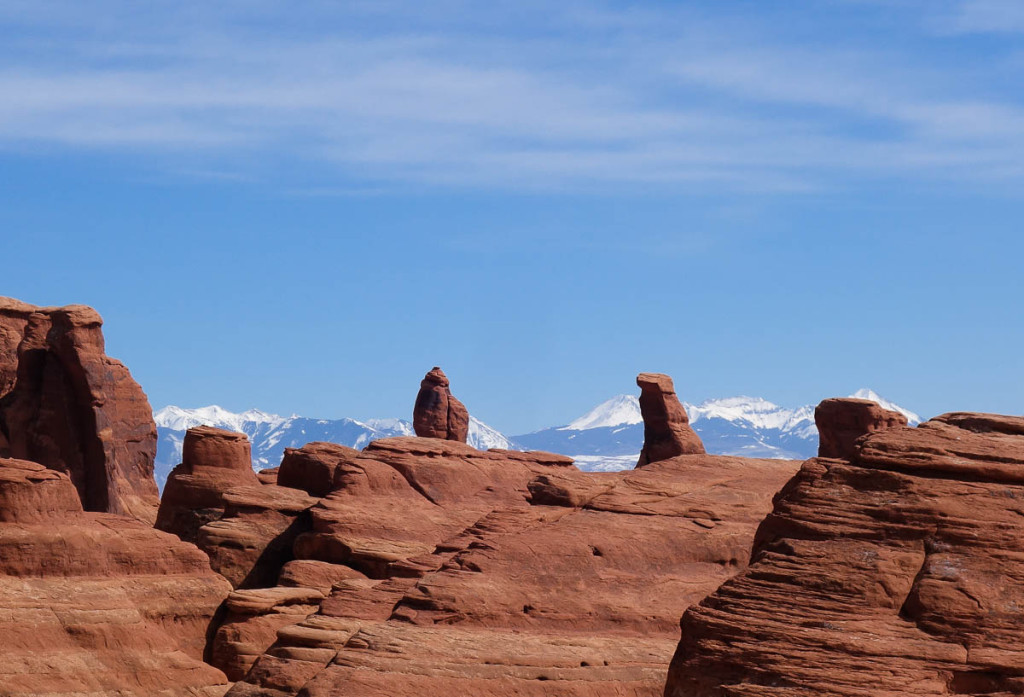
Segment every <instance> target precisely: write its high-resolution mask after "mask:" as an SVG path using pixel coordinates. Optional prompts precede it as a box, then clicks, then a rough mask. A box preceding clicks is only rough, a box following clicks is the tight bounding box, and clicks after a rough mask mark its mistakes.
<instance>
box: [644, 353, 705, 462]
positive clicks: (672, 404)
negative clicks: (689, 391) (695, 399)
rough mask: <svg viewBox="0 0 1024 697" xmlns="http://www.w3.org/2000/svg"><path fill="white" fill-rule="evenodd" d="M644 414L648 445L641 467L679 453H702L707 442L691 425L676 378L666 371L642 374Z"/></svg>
mask: <svg viewBox="0 0 1024 697" xmlns="http://www.w3.org/2000/svg"><path fill="white" fill-rule="evenodd" d="M636 384H637V385H638V386H639V387H640V414H641V416H643V419H644V447H643V450H641V451H640V460H639V461H638V462H637V463H636V466H637V467H643V466H645V465H648V464H650V463H652V462H658V461H659V460H667V459H669V458H671V457H675V456H677V455H702V454H704V452H705V451H704V444H703V443H702V442H701V440H700V436H698V435H697V433H696V432H695V431H694V430H693V429H692V428H690V419H689V417H688V416H687V415H686V409H684V408H683V405H682V403H681V402H680V401H679V397H677V396H676V389H675V387H674V386H673V385H672V378H670V377H669V376H668V375H664V374H662V373H640V374H639V375H637V376H636Z"/></svg>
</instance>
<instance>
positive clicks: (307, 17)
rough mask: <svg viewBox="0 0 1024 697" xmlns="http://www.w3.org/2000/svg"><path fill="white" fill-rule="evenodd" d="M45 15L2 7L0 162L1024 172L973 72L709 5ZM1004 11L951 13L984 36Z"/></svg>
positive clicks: (842, 181)
mask: <svg viewBox="0 0 1024 697" xmlns="http://www.w3.org/2000/svg"><path fill="white" fill-rule="evenodd" d="M40 5H49V7H48V8H45V9H41V8H40ZM55 5H57V3H37V2H32V3H22V2H9V3H5V4H4V6H3V7H2V8H0V27H2V28H4V29H0V32H2V33H0V38H10V41H5V42H4V44H3V45H4V48H2V49H0V94H4V95H8V97H9V98H7V99H5V100H3V101H0V144H6V145H7V146H8V147H19V146H20V147H24V146H26V145H31V144H33V143H47V144H53V145H57V146H58V147H75V148H91V149H101V150H111V151H129V152H143V153H152V154H154V155H156V156H158V157H160V158H169V159H173V158H174V157H175V155H176V154H178V153H181V152H184V151H187V152H189V153H190V154H191V156H192V157H193V158H195V157H199V158H201V159H203V160H204V162H203V164H202V166H200V167H196V166H195V165H194V163H192V164H190V165H189V167H188V169H190V170H192V169H194V170H197V171H216V172H221V171H229V172H230V171H234V169H235V168H234V167H233V166H232V161H233V159H234V158H238V157H245V158H248V159H252V158H257V159H259V158H261V157H262V158H265V159H266V160H267V161H268V162H274V161H281V160H283V159H290V160H293V161H296V162H303V161H305V162H308V163H311V164H312V165H315V168H316V171H317V172H318V173H319V174H318V175H317V179H318V180H317V181H313V182H309V181H307V182H304V183H303V184H302V185H301V186H298V187H297V186H294V185H293V184H292V183H286V185H285V186H284V187H283V188H285V189H289V190H308V191H314V190H316V191H363V190H365V191H380V190H381V187H382V184H386V185H388V186H395V185H401V184H402V183H406V184H415V185H418V186H422V185H428V186H444V187H460V188H461V187H472V188H480V187H483V188H505V189H540V190H555V189H574V190H579V189H595V188H596V189H597V190H601V189H602V188H603V187H623V186H626V187H633V188H636V189H639V190H643V189H644V188H646V187H655V188H658V189H660V190H668V191H675V190H685V191H701V190H704V189H710V190H722V189H729V190H750V191H805V190H809V189H815V188H821V187H831V186H839V185H849V184H850V183H855V182H856V181H864V180H877V179H879V178H890V177H900V178H903V179H904V180H906V181H921V182H934V181H940V182H941V181H953V182H979V181H984V182H992V181H995V182H1004V183H1009V184H1013V183H1019V182H1020V178H1021V176H1022V173H1021V167H1020V166H1019V165H1018V164H1017V163H1019V162H1021V161H1024V157H1022V156H1024V104H1022V103H1021V102H1022V100H1021V99H1020V98H1019V97H1012V96H1007V95H1005V94H1003V93H1001V92H999V91H998V90H995V89H993V90H990V91H988V92H986V90H985V89H984V87H985V85H984V84H979V81H978V79H977V68H976V67H975V66H971V65H968V66H966V67H964V68H963V69H961V70H950V69H949V68H948V67H947V66H939V65H932V64H931V62H930V61H929V60H928V59H927V57H922V56H920V55H918V54H916V53H915V52H913V51H896V50H893V49H891V48H884V47H882V46H880V45H876V44H874V43H872V42H871V41H869V40H866V39H865V40H863V41H860V42H854V43H853V44H851V42H849V41H847V42H838V43H839V45H836V46H832V45H830V44H829V42H828V41H825V40H824V39H827V37H817V38H814V39H808V38H807V37H804V38H802V39H801V38H797V39H794V38H793V37H791V36H786V35H783V34H779V33H778V32H777V31H776V29H774V28H773V27H774V26H775V23H773V22H769V21H765V22H763V23H760V24H759V23H758V22H757V21H756V18H754V19H752V20H744V21H742V22H739V21H737V20H736V19H735V18H733V17H729V16H726V15H721V14H720V13H718V14H716V12H715V10H714V9H713V8H714V7H715V6H714V5H711V6H709V8H710V9H708V10H707V11H705V12H704V13H695V12H693V11H692V10H691V11H689V12H683V11H679V10H672V9H668V8H665V7H664V6H648V7H634V8H633V9H631V10H628V11H623V10H619V9H615V8H612V7H611V6H599V5H595V4H593V3H586V4H577V3H571V2H570V3H566V4H565V5H563V6H561V8H560V9H559V10H558V11H550V10H547V9H546V8H545V7H544V6H542V5H533V4H531V3H514V4H513V3H507V4H506V3H501V2H495V3H493V4H490V5H489V6H488V8H487V9H486V10H481V9H480V8H481V6H480V5H476V4H472V5H470V4H466V3H462V2H457V1H456V0H446V1H445V2H441V3H438V4H431V8H430V11H429V12H427V11H425V10H424V8H423V7H422V6H421V5H418V4H416V3H404V2H386V3H372V4H366V5H360V4H350V5H348V6H347V8H346V9H345V10H344V11H341V10H338V9H336V7H335V6H334V5H333V4H331V3H310V4H305V5H303V9H297V8H296V7H295V6H294V5H285V4H282V3H277V2H270V1H269V0H264V1H262V2H256V3H235V2H228V3H215V4H199V3H193V2H181V3H164V2H154V3H147V4H146V5H145V6H141V9H139V7H140V6H138V5H137V4H135V3H127V2H120V1H114V0H108V1H107V2H103V3H99V9H97V7H96V5H94V4H91V3H90V8H88V10H87V9H86V8H85V6H84V4H80V3H59V5H60V6H59V7H55ZM999 5H1000V3H996V2H994V1H992V0H990V1H989V2H982V1H981V0H976V2H974V3H963V4H962V5H961V6H960V8H959V9H960V10H962V11H963V13H967V14H964V15H963V16H964V17H968V19H970V18H971V17H973V18H974V19H970V21H972V22H976V23H979V22H981V19H980V18H981V17H983V16H987V17H989V18H990V19H991V18H992V17H993V16H994V15H992V13H993V12H995V11H996V10H993V9H992V8H995V7H997V6H999ZM1015 5H1016V4H1015ZM1008 6H1009V5H1008V4H1007V7H1008ZM971 7H973V8H974V9H973V10H971ZM986 7H988V10H987V11H988V13H989V14H987V15H986V14H985V11H986V10H985V8H986ZM1004 9H1005V11H1006V12H1007V13H1010V14H1012V10H1009V9H1006V8H1004ZM969 10H970V12H973V14H969V13H968V11H969ZM1004 19H1005V18H1004ZM1011 20H1012V17H1011V18H1010V19H1009V20H1007V22H1010V21H1011ZM965 21H967V20H965ZM965 26H967V25H965ZM979 26H980V25H979ZM833 30H834V29H833ZM921 40H924V39H921ZM972 68H975V69H974V70H972ZM268 167H271V165H268ZM176 169H177V170H178V171H181V170H182V169H185V168H183V167H180V166H178V167H176Z"/></svg>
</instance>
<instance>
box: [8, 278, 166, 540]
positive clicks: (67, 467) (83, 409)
mask: <svg viewBox="0 0 1024 697" xmlns="http://www.w3.org/2000/svg"><path fill="white" fill-rule="evenodd" d="M102 324H103V320H102V319H101V318H100V316H99V314H98V313H97V312H96V311H95V310H93V309H92V308H89V307H85V306H83V305H69V306H68V307H36V306H34V305H28V304H26V303H22V302H20V301H17V300H14V299H12V298H0V456H3V457H13V458H22V459H25V460H30V461H33V462H38V463H40V464H42V465H45V466H46V467H48V468H50V469H53V470H57V471H59V472H65V473H67V474H68V476H69V477H70V478H71V482H72V483H73V484H74V486H75V488H76V489H77V490H78V495H79V497H80V499H81V501H82V504H83V506H84V508H85V510H87V511H101V512H109V513H118V514H122V515H128V516H131V517H133V518H137V519H139V520H142V521H145V522H148V523H149V524H152V523H153V521H154V520H155V518H156V508H157V504H158V496H157V488H156V482H155V481H154V479H153V458H154V456H155V454H156V426H155V424H154V423H153V413H152V409H151V408H150V406H149V401H148V400H147V399H146V395H145V393H144V392H143V391H142V388H141V387H139V385H138V383H136V382H135V380H133V379H132V376H131V373H129V372H128V369H127V368H126V367H125V366H124V365H123V364H122V363H120V362H119V361H116V360H114V359H112V358H110V357H108V356H107V355H106V354H105V352H104V341H103V332H102V329H101V327H102Z"/></svg>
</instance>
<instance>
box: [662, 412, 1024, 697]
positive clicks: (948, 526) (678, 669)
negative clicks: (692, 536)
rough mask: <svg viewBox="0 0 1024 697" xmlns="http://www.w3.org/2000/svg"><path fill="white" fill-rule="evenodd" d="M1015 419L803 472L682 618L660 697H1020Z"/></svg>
mask: <svg viewBox="0 0 1024 697" xmlns="http://www.w3.org/2000/svg"><path fill="white" fill-rule="evenodd" d="M1022 501H1024V418H1021V417H1005V416H995V415H988V414H963V413H960V414H946V415H944V416H940V417H937V418H935V419H932V420H931V421H928V422H927V423H924V424H922V425H921V426H919V427H918V428H907V427H896V428H889V429H887V430H883V431H879V432H875V433H871V434H869V435H866V436H864V437H862V438H860V439H859V440H857V442H856V445H855V447H854V450H853V452H852V453H851V456H850V459H848V460H844V459H829V458H818V459H813V460H809V461H807V463H805V464H804V466H803V468H802V469H801V470H800V473H799V474H798V475H797V476H796V477H795V478H794V479H793V480H792V481H791V482H790V483H789V484H787V486H786V487H785V488H784V489H783V491H782V492H780V494H779V495H778V496H777V497H776V500H775V505H774V510H773V512H772V513H771V515H769V516H768V517H767V518H766V519H765V521H764V522H763V523H762V525H761V526H760V528H759V530H758V533H757V538H756V542H755V547H754V552H753V556H752V560H751V564H750V566H749V568H748V569H747V570H746V571H745V572H743V573H742V574H740V575H739V576H737V577H736V578H734V579H732V580H730V581H727V582H726V583H725V584H724V585H723V586H722V587H721V588H719V589H718V590H717V591H716V592H715V593H713V594H712V595H711V596H709V597H708V598H707V599H705V600H704V601H703V602H701V603H700V605H699V606H694V607H691V608H690V610H688V611H687V612H686V614H685V615H684V617H683V621H682V628H683V634H682V640H681V642H680V644H679V648H678V650H677V652H676V655H675V658H674V659H673V663H672V667H671V670H670V674H669V681H668V685H667V688H666V691H665V695H666V697H683V696H686V697H712V696H714V697H723V696H726V695H728V696H730V697H733V696H736V697H738V696H741V695H742V696H743V697H755V696H763V697H768V696H769V695H771V696H772V697H775V696H777V695H794V696H806V697H810V696H811V695H824V696H826V697H840V696H841V697H853V696H855V695H856V696H862V695H872V696H873V697H890V696H891V697H896V696H897V695H930V696H936V697H937V696H939V695H953V694H962V695H1011V694H1013V695H1017V694H1022V693H1024V649H1022V648H1021V647H1022V644H1024V505H1022V503H1021V502H1022Z"/></svg>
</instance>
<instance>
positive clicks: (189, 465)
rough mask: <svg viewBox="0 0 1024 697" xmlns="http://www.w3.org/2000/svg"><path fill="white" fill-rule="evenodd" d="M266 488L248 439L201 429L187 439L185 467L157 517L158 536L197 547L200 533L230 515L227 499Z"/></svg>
mask: <svg viewBox="0 0 1024 697" xmlns="http://www.w3.org/2000/svg"><path fill="white" fill-rule="evenodd" d="M238 486H260V480H259V479H258V478H257V477H256V473H255V472H253V470H252V455H251V452H250V446H249V439H248V437H247V436H246V435H245V434H244V433H236V432H234V431H225V430H223V429H219V428H213V427H212V426H197V427H195V428H190V429H189V430H188V431H187V432H186V433H185V442H184V444H183V446H182V455H181V464H180V465H178V466H176V467H175V468H174V469H173V470H171V473H170V475H169V476H168V477H167V484H166V485H165V486H164V495H163V498H162V499H161V500H160V510H159V512H158V514H157V519H156V527H157V529H158V530H164V531H166V532H172V533H174V534H175V535H177V536H178V537H180V538H181V539H183V540H185V541H186V542H195V541H196V539H197V537H198V535H199V528H201V527H202V526H203V525H205V524H206V523H209V522H211V521H214V520H217V519H218V518H220V517H221V516H222V515H223V513H224V508H225V502H224V494H225V493H226V492H227V491H228V490H229V489H232V488H234V487H238Z"/></svg>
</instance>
